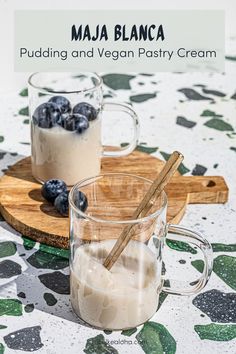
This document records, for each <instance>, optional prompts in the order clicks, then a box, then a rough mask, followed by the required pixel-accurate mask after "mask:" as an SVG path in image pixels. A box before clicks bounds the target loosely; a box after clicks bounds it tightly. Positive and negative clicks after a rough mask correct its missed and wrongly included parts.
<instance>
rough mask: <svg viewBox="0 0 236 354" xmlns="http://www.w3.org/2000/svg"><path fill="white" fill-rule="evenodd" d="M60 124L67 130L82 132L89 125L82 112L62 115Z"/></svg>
mask: <svg viewBox="0 0 236 354" xmlns="http://www.w3.org/2000/svg"><path fill="white" fill-rule="evenodd" d="M61 124H62V126H63V128H65V129H66V130H69V131H77V132H78V133H79V134H82V133H83V132H84V131H85V130H86V129H88V127H89V121H88V119H87V118H86V117H85V116H84V115H82V114H72V115H67V116H65V117H63V119H62V123H61Z"/></svg>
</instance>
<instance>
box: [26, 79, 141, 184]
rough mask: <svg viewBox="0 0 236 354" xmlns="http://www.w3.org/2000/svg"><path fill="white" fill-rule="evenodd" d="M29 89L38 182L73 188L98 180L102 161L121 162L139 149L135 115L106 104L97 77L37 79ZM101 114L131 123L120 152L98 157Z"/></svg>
mask: <svg viewBox="0 0 236 354" xmlns="http://www.w3.org/2000/svg"><path fill="white" fill-rule="evenodd" d="M28 84H29V85H28V86H29V110H30V117H31V162H32V174H33V176H34V177H35V178H36V179H37V180H38V181H40V182H44V181H46V180H48V179H51V178H59V179H62V180H64V181H65V182H66V183H67V184H68V185H69V186H72V185H74V184H75V183H76V182H78V181H79V180H81V179H83V178H87V177H90V176H95V175H97V174H99V173H100V168H101V157H102V156H113V157H119V156H124V155H127V154H129V153H131V152H132V151H133V150H134V149H135V147H136V146H137V141H138V136H139V121H138V117H137V115H136V113H135V112H134V110H133V109H132V108H130V107H129V106H127V105H124V104H120V103H106V102H104V101H103V92H102V78H101V77H100V76H98V75H97V74H95V73H81V74H77V75H75V74H72V73H54V72H53V73H50V72H49V73H35V74H32V75H31V76H30V78H29V80H28ZM57 96H63V98H62V99H60V98H58V97H57ZM103 111H121V112H124V113H126V114H128V115H129V117H130V118H131V121H132V127H133V129H132V130H133V137H132V140H131V141H130V143H129V144H128V145H127V146H126V147H124V148H121V149H120V150H119V151H117V150H116V151H102V150H103V149H102V143H101V120H102V113H103Z"/></svg>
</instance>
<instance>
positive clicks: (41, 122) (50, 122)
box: [33, 102, 61, 128]
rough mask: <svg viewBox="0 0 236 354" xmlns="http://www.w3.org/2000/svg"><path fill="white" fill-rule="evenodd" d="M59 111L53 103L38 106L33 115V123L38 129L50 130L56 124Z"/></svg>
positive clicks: (59, 114)
mask: <svg viewBox="0 0 236 354" xmlns="http://www.w3.org/2000/svg"><path fill="white" fill-rule="evenodd" d="M60 116H61V111H60V109H59V108H58V106H57V105H56V104H55V103H53V102H46V103H42V104H41V105H39V106H38V107H37V108H36V110H35V111H34V114H33V122H34V124H36V125H38V126H39V127H40V128H52V127H53V126H55V125H56V124H57V122H58V121H59V119H60Z"/></svg>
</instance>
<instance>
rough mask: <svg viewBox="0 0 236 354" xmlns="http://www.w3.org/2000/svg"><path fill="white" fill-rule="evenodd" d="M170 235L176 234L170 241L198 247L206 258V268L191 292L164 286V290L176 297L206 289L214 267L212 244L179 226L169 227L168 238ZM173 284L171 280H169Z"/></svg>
mask: <svg viewBox="0 0 236 354" xmlns="http://www.w3.org/2000/svg"><path fill="white" fill-rule="evenodd" d="M168 233H170V234H172V233H173V234H175V235H173V236H171V237H168V238H169V239H171V240H173V241H182V242H187V243H190V244H192V245H194V246H197V247H198V248H199V249H200V250H201V251H202V253H203V256H204V267H203V272H202V275H201V277H200V278H199V279H197V280H196V281H194V282H193V283H192V284H193V285H194V287H193V288H192V289H191V290H188V289H180V290H179V289H175V288H172V287H171V286H163V288H162V290H163V291H164V292H166V293H169V294H176V295H194V294H196V293H198V292H199V291H201V290H202V288H204V286H205V285H206V284H207V282H208V279H209V277H210V275H211V272H212V266H213V252H212V247H211V244H210V243H209V242H208V241H207V240H206V239H205V238H204V237H203V236H202V235H201V234H200V233H198V232H195V231H191V230H189V229H187V228H185V227H182V226H177V225H171V224H169V225H167V236H168ZM169 280H170V282H171V279H169Z"/></svg>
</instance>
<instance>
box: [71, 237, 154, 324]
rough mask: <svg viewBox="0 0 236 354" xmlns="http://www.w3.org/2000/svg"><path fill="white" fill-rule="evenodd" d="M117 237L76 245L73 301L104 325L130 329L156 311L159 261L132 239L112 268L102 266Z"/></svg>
mask: <svg viewBox="0 0 236 354" xmlns="http://www.w3.org/2000/svg"><path fill="white" fill-rule="evenodd" d="M114 243H115V240H108V241H101V242H97V243H95V242H93V243H90V244H85V245H83V246H80V247H78V248H77V250H76V252H75V255H74V261H73V264H72V266H71V275H70V285H71V303H72V306H73V309H74V311H75V313H76V314H77V315H78V316H79V317H80V318H81V319H83V320H84V321H85V322H87V323H88V324H90V325H93V326H95V327H99V328H102V329H111V330H114V329H127V328H132V327H135V326H137V325H139V324H141V323H144V322H145V321H147V320H148V319H149V318H150V317H152V315H153V314H154V313H155V312H156V310H157V307H158V301H159V294H158V288H159V286H160V284H161V273H160V269H159V268H160V263H158V261H157V259H156V256H155V255H154V253H152V251H151V250H150V249H149V248H148V247H147V246H146V245H145V244H143V243H141V242H138V241H130V242H129V244H128V245H127V246H126V248H125V250H124V251H123V252H122V254H121V256H120V257H119V259H118V260H117V261H116V263H115V264H114V265H113V267H112V268H111V270H110V271H109V270H107V269H106V268H105V267H104V266H103V261H104V260H105V258H106V256H107V255H108V253H109V252H110V250H111V248H112V246H113V245H114Z"/></svg>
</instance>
